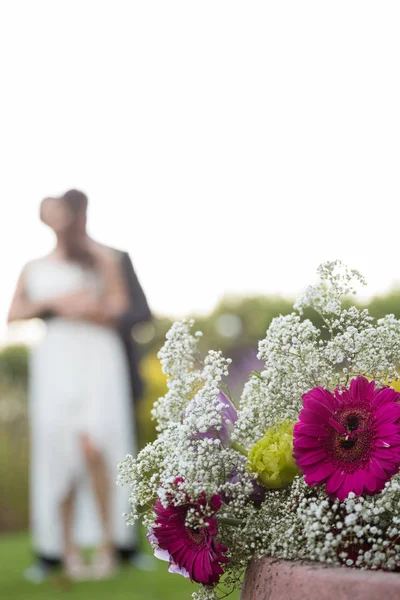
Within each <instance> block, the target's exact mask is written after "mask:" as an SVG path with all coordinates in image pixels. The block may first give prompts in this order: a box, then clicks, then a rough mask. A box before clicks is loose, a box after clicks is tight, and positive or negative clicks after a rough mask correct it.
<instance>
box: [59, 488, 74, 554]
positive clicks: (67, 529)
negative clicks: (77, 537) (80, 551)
mask: <svg viewBox="0 0 400 600" xmlns="http://www.w3.org/2000/svg"><path fill="white" fill-rule="evenodd" d="M74 504H75V488H74V487H72V488H71V489H70V491H69V492H68V494H67V495H66V496H65V498H64V499H63V500H62V501H61V506H60V510H61V520H62V528H63V538H64V554H65V555H66V556H67V555H70V554H71V553H74V552H76V551H77V549H76V546H75V544H74V542H73V539H72V529H73V526H72V524H73V516H74V515H73V513H74Z"/></svg>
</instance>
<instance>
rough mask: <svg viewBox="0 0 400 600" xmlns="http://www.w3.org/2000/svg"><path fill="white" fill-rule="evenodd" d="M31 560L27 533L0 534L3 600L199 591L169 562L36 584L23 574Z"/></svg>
mask: <svg viewBox="0 0 400 600" xmlns="http://www.w3.org/2000/svg"><path fill="white" fill-rule="evenodd" d="M31 560H32V555H31V551H30V544H29V537H28V535H27V534H26V533H13V534H4V535H2V536H0V598H1V600H53V599H54V600H106V599H107V600H169V599H171V600H190V597H191V594H192V592H194V591H195V590H196V585H195V584H191V583H190V581H188V580H187V579H185V578H184V577H181V576H179V575H173V574H171V573H168V570H167V569H168V565H167V563H163V562H161V561H155V565H156V567H157V570H156V571H154V572H148V573H145V572H142V571H139V570H137V569H134V568H133V567H124V568H122V569H121V571H120V572H119V574H118V576H117V577H115V578H114V579H112V580H109V581H101V582H95V581H93V582H84V583H70V582H69V581H67V580H66V579H65V578H63V577H62V576H61V575H55V576H53V577H52V579H51V580H49V581H47V582H45V583H42V584H39V585H35V584H31V583H29V582H27V581H25V580H24V579H23V576H22V573H23V571H24V570H25V569H26V568H27V567H28V566H29V565H30V563H31ZM230 598H232V600H234V598H236V597H235V596H232V597H230Z"/></svg>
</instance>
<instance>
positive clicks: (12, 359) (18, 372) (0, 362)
mask: <svg viewBox="0 0 400 600" xmlns="http://www.w3.org/2000/svg"><path fill="white" fill-rule="evenodd" d="M1 376H2V377H6V378H7V379H9V380H10V381H11V382H19V383H22V384H24V385H26V383H27V381H28V351H27V348H26V346H23V345H18V346H17V345H15V346H8V347H6V348H4V349H3V350H1V352H0V377H1Z"/></svg>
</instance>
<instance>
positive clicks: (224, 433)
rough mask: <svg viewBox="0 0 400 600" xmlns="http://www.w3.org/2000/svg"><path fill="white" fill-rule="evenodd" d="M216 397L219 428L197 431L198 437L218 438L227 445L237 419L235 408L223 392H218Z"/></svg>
mask: <svg viewBox="0 0 400 600" xmlns="http://www.w3.org/2000/svg"><path fill="white" fill-rule="evenodd" d="M217 399H218V400H219V405H218V407H217V408H218V410H219V412H220V414H221V417H222V419H221V428H220V429H218V430H217V429H209V430H208V431H205V432H200V431H199V432H198V434H197V435H198V437H199V438H201V439H204V438H211V439H213V440H215V439H217V438H219V439H220V440H221V442H222V443H223V445H224V446H228V445H229V440H230V437H231V433H232V431H233V428H234V426H235V423H236V421H237V418H238V417H237V412H236V408H235V407H234V406H233V404H232V402H231V401H230V400H229V398H228V397H227V396H225V394H224V393H223V392H219V394H218V396H217Z"/></svg>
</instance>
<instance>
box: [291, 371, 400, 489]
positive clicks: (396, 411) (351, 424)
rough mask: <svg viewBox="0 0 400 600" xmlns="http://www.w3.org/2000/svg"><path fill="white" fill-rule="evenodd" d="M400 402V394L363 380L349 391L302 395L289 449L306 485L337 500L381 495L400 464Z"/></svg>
mask: <svg viewBox="0 0 400 600" xmlns="http://www.w3.org/2000/svg"><path fill="white" fill-rule="evenodd" d="M399 400H400V393H398V392H395V391H394V390H393V389H392V388H390V387H384V388H376V387H375V381H371V382H369V381H368V380H367V379H365V377H357V378H356V379H353V380H352V381H351V382H350V387H349V389H347V388H341V389H340V390H339V389H336V390H335V392H334V393H332V392H330V391H329V390H326V389H325V388H323V387H316V388H314V389H312V390H311V391H310V392H308V393H307V394H304V396H303V409H302V411H301V412H300V417H299V419H300V420H299V422H298V423H296V425H295V428H294V432H293V435H294V444H293V447H294V458H295V460H296V463H297V465H298V466H299V467H300V469H301V470H302V472H303V473H304V475H305V481H306V483H307V484H308V485H310V486H316V485H319V484H322V483H325V484H326V491H327V493H328V494H329V495H331V496H333V497H336V498H338V499H339V500H344V499H345V498H347V496H348V495H349V493H350V492H354V493H355V494H356V495H357V496H359V495H361V494H363V493H364V492H366V493H368V494H376V493H378V492H380V491H381V490H382V489H383V488H384V486H385V483H386V481H388V480H389V479H390V478H391V477H392V476H393V475H394V474H395V473H397V472H398V470H399V466H400V405H399Z"/></svg>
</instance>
